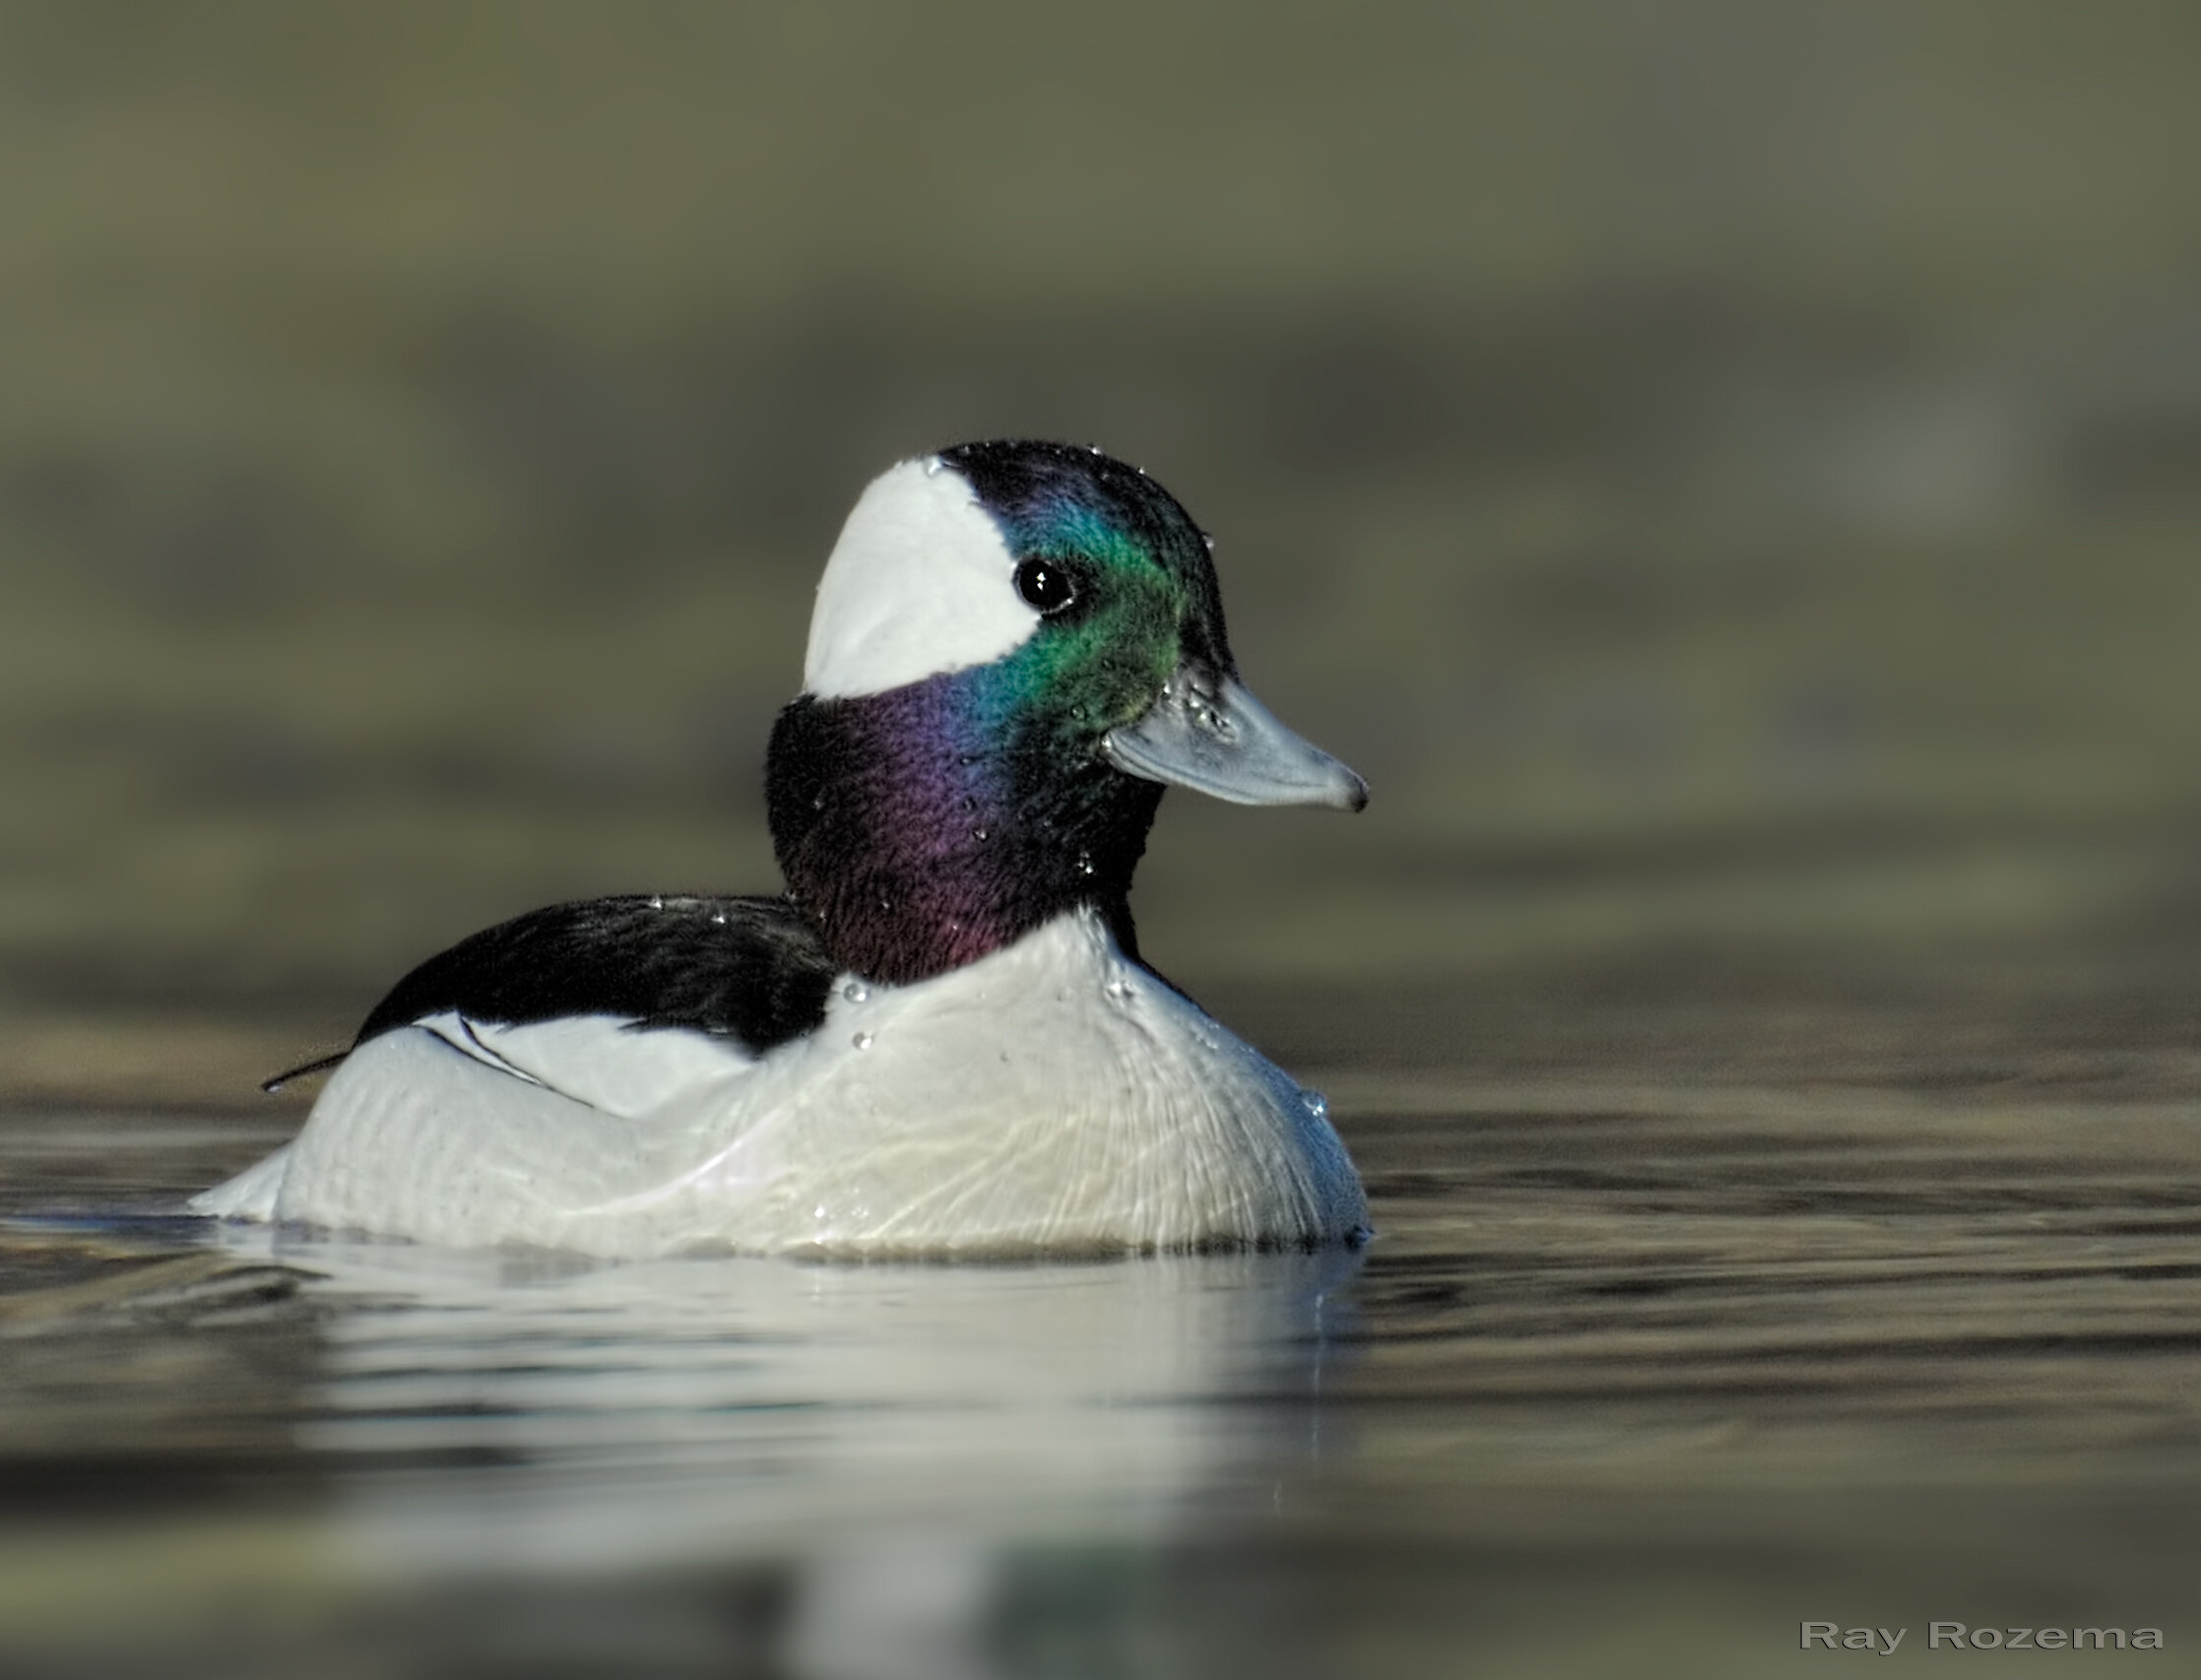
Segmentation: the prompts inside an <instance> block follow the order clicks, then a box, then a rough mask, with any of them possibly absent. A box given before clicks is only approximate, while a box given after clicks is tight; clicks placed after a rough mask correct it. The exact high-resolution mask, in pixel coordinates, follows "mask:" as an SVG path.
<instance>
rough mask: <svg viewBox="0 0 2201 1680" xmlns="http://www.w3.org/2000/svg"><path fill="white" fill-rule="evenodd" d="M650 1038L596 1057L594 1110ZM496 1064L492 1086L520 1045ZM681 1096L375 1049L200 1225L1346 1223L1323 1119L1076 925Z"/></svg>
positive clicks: (1308, 1231)
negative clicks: (568, 1087) (230, 1221)
mask: <svg viewBox="0 0 2201 1680" xmlns="http://www.w3.org/2000/svg"><path fill="white" fill-rule="evenodd" d="M663 1036H666V1035H662V1034H657V1033H650V1034H640V1035H633V1034H629V1035H618V1034H609V1035H605V1036H603V1037H601V1038H600V1039H599V1050H600V1060H601V1061H602V1063H603V1067H602V1073H601V1078H602V1079H603V1081H604V1082H605V1085H606V1088H620V1085H619V1075H618V1068H617V1061H618V1058H619V1057H620V1056H622V1055H623V1054H626V1052H627V1049H628V1047H631V1048H632V1050H633V1052H634V1054H636V1055H646V1056H650V1057H652V1058H653V1059H654V1058H655V1057H656V1056H657V1052H658V1050H659V1049H662V1048H663V1047H652V1046H651V1045H650V1043H649V1041H650V1040H652V1039H657V1038H660V1037H663ZM492 1048H493V1050H494V1053H495V1058H499V1059H501V1058H504V1057H506V1056H507V1054H508V1053H510V1059H511V1060H512V1061H513V1062H514V1063H515V1064H517V1063H518V1062H519V1060H520V1058H519V1055H518V1052H520V1051H521V1049H522V1048H523V1046H521V1045H518V1044H508V1043H506V1042H502V1041H499V1042H497V1043H495V1044H494V1045H493V1047H492ZM537 1066H546V1065H545V1064H542V1063H538V1064H537ZM663 1071H664V1065H663V1064H662V1063H661V1062H658V1061H655V1060H653V1061H652V1063H651V1069H650V1072H649V1074H648V1075H647V1077H646V1078H643V1079H637V1080H636V1081H635V1082H634V1084H633V1085H631V1086H628V1087H625V1088H628V1089H638V1088H639V1086H640V1085H641V1084H643V1083H654V1082H655V1080H656V1079H657V1078H658V1077H659V1076H660V1075H661V1073H662V1072H663ZM693 1073H694V1076H693V1077H691V1078H690V1079H689V1080H688V1082H686V1083H685V1084H682V1085H680V1087H679V1088H678V1089H677V1090H672V1091H670V1092H669V1094H667V1095H666V1096H664V1097H663V1099H662V1100H661V1101H659V1102H658V1103H656V1105H655V1106H653V1107H650V1108H648V1109H646V1110H639V1109H633V1108H629V1109H627V1110H626V1111H625V1112H614V1111H611V1110H608V1109H606V1108H602V1107H597V1106H594V1105H592V1104H591V1103H588V1102H585V1101H578V1100H576V1099H575V1098H574V1097H573V1096H570V1095H565V1094H561V1092H560V1091H559V1090H556V1089H553V1088H551V1086H550V1084H548V1083H543V1082H539V1081H538V1079H537V1077H536V1075H535V1073H534V1072H533V1071H532V1070H530V1071H526V1072H507V1071H504V1070H501V1069H500V1068H498V1067H497V1066H494V1065H493V1060H492V1059H488V1058H485V1057H483V1056H481V1055H478V1054H476V1053H475V1052H474V1051H472V1050H460V1049H457V1048H455V1047H454V1046H453V1045H452V1044H451V1042H450V1041H449V1040H447V1039H446V1038H444V1037H443V1036H441V1035H440V1034H438V1033H435V1032H431V1031H428V1030H427V1029H425V1028H423V1027H410V1028H406V1029H403V1030H401V1031H397V1032H392V1033H386V1034H384V1035H383V1036H381V1037H380V1038H377V1039H375V1040H373V1041H372V1042H370V1043H369V1044H367V1045H365V1046H364V1047H363V1048H361V1049H360V1050H359V1051H357V1052H356V1054H354V1056H353V1057H352V1058H351V1059H350V1060H349V1061H348V1062H346V1063H345V1065H344V1066H342V1067H341V1068H339V1069H338V1070H337V1072H336V1073H335V1074H334V1075H333V1076H332V1077H331V1078H330V1080H329V1083H328V1085H327V1087H326V1088H325V1089H324V1090H323V1091H322V1093H321V1098H320V1101H319V1102H317V1103H316V1104H315V1105H314V1108H313V1113H312V1116H311V1117H310V1118H309V1119H308V1121H307V1122H306V1127H305V1130H304V1131H302V1132H301V1133H300V1134H299V1136H298V1139H297V1141H296V1142H295V1143H294V1144H292V1145H291V1151H290V1154H289V1158H288V1159H287V1160H285V1161H283V1162H282V1163H281V1164H280V1165H277V1164H276V1163H274V1162H269V1163H263V1165H262V1166H261V1167H258V1168H255V1169H253V1171H252V1172H251V1173H249V1174H247V1175H245V1180H249V1181H250V1191H251V1194H240V1193H238V1192H237V1191H234V1190H233V1189H232V1187H224V1188H223V1189H220V1190H216V1191H212V1192H209V1193H208V1195H206V1196H205V1197H202V1198H201V1200H200V1202H199V1204H198V1205H199V1207H200V1209H201V1210H202V1211H205V1212H218V1213H225V1214H227V1215H228V1216H230V1217H245V1218H252V1217H260V1218H268V1217H274V1218H279V1219H285V1220H296V1221H300V1222H304V1223H308V1224H315V1225H326V1226H335V1227H344V1228H352V1229H359V1230H368V1231H380V1232H387V1233H390V1234H393V1235H397V1236H406V1237H414V1238H418V1239H421V1240H422V1241H426V1242H435V1243H444V1244H450V1245H457V1246H473V1245H486V1244H495V1243H529V1244H539V1245H544V1246H549V1247H554V1248H567V1249H578V1250H584V1251H587V1252H589V1253H593V1254H600V1255H617V1256H643V1255H661V1254H671V1253H677V1252H680V1251H685V1250H695V1249H711V1250H719V1251H722V1252H723V1251H726V1250H736V1251H744V1252H748V1253H790V1252H810V1253H827V1254H841V1255H894V1254H900V1255H986V1254H1014V1253H1033V1252H1039V1251H1048V1250H1053V1251H1063V1250H1083V1251H1096V1250H1097V1251H1115V1252H1122V1251H1125V1250H1137V1249H1173V1248H1185V1247H1190V1246H1193V1245H1196V1244H1202V1243H1217V1242H1220V1243H1250V1242H1264V1241H1265V1242H1334V1241H1337V1240H1340V1239H1342V1238H1345V1237H1347V1236H1349V1235H1350V1234H1351V1233H1352V1232H1353V1231H1355V1230H1356V1229H1358V1228H1359V1227H1360V1226H1361V1225H1362V1224H1363V1223H1364V1221H1365V1219H1366V1207H1365V1203H1364V1202H1363V1200H1362V1197H1361V1191H1360V1184H1359V1181H1358V1179H1357V1178H1356V1177H1355V1176H1354V1174H1353V1169H1352V1164H1351V1162H1350V1161H1349V1160H1348V1159H1347V1158H1346V1156H1345V1151H1344V1147H1343V1145H1342V1144H1340V1143H1339V1142H1338V1140H1337V1135H1336V1133H1335V1132H1334V1131H1331V1130H1330V1127H1329V1123H1328V1121H1327V1119H1326V1118H1325V1117H1324V1114H1323V1109H1322V1102H1321V1099H1320V1098H1318V1097H1316V1096H1314V1095H1313V1094H1312V1093H1310V1092H1307V1091H1303V1090H1301V1089H1300V1088H1299V1086H1298V1085H1296V1084H1295V1083H1293V1081H1292V1080H1291V1078H1290V1076H1289V1075H1287V1074H1286V1073H1285V1072H1284V1071H1283V1070H1282V1069H1281V1068H1278V1067H1276V1066H1273V1065H1272V1064H1270V1063H1268V1062H1267V1061H1265V1060H1263V1059H1262V1057H1261V1056H1260V1055H1259V1054H1258V1053H1257V1052H1256V1051H1254V1050H1253V1049H1252V1048H1251V1047H1249V1046H1248V1045H1246V1044H1245V1043H1244V1042H1243V1041H1241V1040H1240V1039H1238V1038H1236V1037H1234V1036H1232V1034H1231V1033H1230V1032H1229V1031H1228V1030H1226V1029H1225V1028H1223V1027H1222V1026H1220V1025H1218V1024H1217V1023H1216V1022H1215V1021H1213V1020H1212V1019H1210V1018H1209V1017H1208V1016H1207V1015H1206V1014H1205V1013H1203V1012H1202V1011H1201V1010H1200V1009H1198V1007H1197V1006H1196V1005H1194V1004H1192V1003H1190V1002H1187V1001H1186V1000H1185V999H1183V998H1181V997H1180V996H1178V995H1177V994H1176V993H1175V992H1172V991H1171V990H1170V989H1169V988H1168V987H1166V986H1164V985H1162V984H1161V983H1160V982H1158V981H1156V980H1155V979H1154V978H1153V976H1152V975H1150V974H1148V973H1146V972H1145V971H1144V970H1143V969H1140V968H1138V967H1137V966H1135V965H1134V964H1133V963H1131V962H1129V961H1127V960H1126V959H1125V957H1124V956H1123V954H1122V952H1121V951H1119V950H1118V949H1117V947H1116V943H1115V940H1114V939H1113V938H1112V937H1110V935H1109V933H1108V931H1107V929H1106V928H1105V927H1104V926H1103V925H1102V924H1101V922H1100V921H1099V920H1098V919H1097V918H1096V917H1094V916H1093V915H1091V914H1090V913H1088V912H1078V913H1074V914H1071V915H1068V916H1065V917H1063V918H1061V919H1060V920H1058V921H1056V922H1053V923H1051V924H1049V925H1048V926H1047V927H1045V928H1042V929H1040V930H1039V931H1038V932H1036V933H1034V934H1031V935H1029V936H1028V937H1025V938H1024V939H1022V940H1020V941H1018V942H1017V943H1016V944H1014V945H1012V946H1010V947H1008V948H1007V949H1005V950H1001V951H997V952H995V953H994V954H993V955H992V956H990V957H987V958H985V959H983V960H982V961H979V962H975V963H972V964H970V965H968V966H967V967H964V968H960V969H957V970H955V971H954V972H952V973H950V974H945V975H942V976H940V977H939V979H937V980H931V981H927V982H925V983H923V984H922V985H917V986H907V987H890V986H874V987H871V988H866V987H863V986H861V985H854V984H850V985H846V986H842V985H836V987H835V989H834V991H833V993H832V994H831V1002H830V1003H829V1006H828V1009H827V1014H826V1019H825V1024H824V1025H823V1026H821V1027H819V1028H818V1029H817V1031H815V1032H813V1033H811V1034H809V1035H808V1036H807V1037H805V1038H802V1039H799V1040H796V1041H794V1042H792V1043H789V1044H785V1045H782V1046H781V1047H780V1048H779V1049H777V1050H775V1051H773V1052H771V1053H770V1054H768V1055H766V1056H765V1057H763V1058H761V1059H760V1060H758V1061H756V1062H753V1063H747V1064H744V1063H741V1062H739V1061H737V1060H734V1059H732V1058H722V1059H720V1061H719V1062H718V1063H717V1064H715V1065H713V1064H710V1063H705V1062H700V1061H699V1062H697V1063H696V1064H694V1066H693ZM278 1177H279V1178H280V1183H279V1184H277V1185H271V1182H270V1181H271V1180H274V1179H277V1178H278ZM245 1180H239V1181H237V1185H238V1186H242V1185H243V1184H244V1183H245ZM271 1189H272V1190H273V1191H274V1194H273V1195H272V1196H271V1195H269V1192H270V1190H271Z"/></svg>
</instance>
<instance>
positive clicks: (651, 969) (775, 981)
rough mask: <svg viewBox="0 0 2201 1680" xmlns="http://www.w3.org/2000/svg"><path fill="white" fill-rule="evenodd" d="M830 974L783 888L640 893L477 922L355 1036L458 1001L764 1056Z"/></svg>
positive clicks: (812, 1014)
mask: <svg viewBox="0 0 2201 1680" xmlns="http://www.w3.org/2000/svg"><path fill="white" fill-rule="evenodd" d="M834 973H835V969H834V966H833V964H832V962H831V961H830V960H829V959H828V958H827V957H826V955H825V950H824V947H823V946H822V945H820V944H819V943H818V938H817V935H816V934H815V933H814V932H812V931H811V928H810V925H809V922H807V921H805V920H804V918H803V916H802V914H801V913H800V912H799V911H797V910H796V908H795V907H794V906H793V905H791V904H790V903H788V901H787V900H786V899H784V898H704V897H689V896H680V897H672V896H644V895H641V894H629V895H625V896H621V897H617V898H592V899H588V900H586V901H584V902H582V903H578V904H553V905H550V906H549V907H548V908H546V909H542V910H531V911H529V912H528V913H527V914H526V915H525V916H519V917H515V918H514V919H513V920H511V921H509V922H500V923H498V924H497V926H495V927H493V928H485V929H484V930H483V931H482V932H481V933H479V934H476V935H474V936H472V937H469V938H464V939H461V940H460V941H459V942H458V943H457V944H455V945H453V946H452V947H451V948H450V949H449V950H447V951H442V952H440V953H438V954H437V955H435V956H431V957H429V958H428V960H427V961H425V962H423V963H422V964H421V966H420V967H418V968H416V969H415V970H414V971H413V972H412V973H411V974H408V975H407V976H406V977H405V978H404V979H403V980H401V981H399V982H398V983H397V985H396V986H395V987H393V988H392V989H391V991H390V995H389V996H388V997H386V998H384V999H383V1000H382V1002H379V1003H377V1004H376V1005H375V1006H374V1011H373V1013H371V1014H369V1015H368V1016H367V1018H366V1022H365V1024H364V1025H362V1026H361V1027H360V1028H359V1036H358V1037H357V1039H356V1040H355V1041H354V1043H355V1046H356V1045H360V1044H364V1043H366V1041H367V1040H368V1039H370V1038H374V1037H376V1036H378V1035H379V1034H382V1033H385V1032H389V1031H391V1030H392V1029H393V1028H396V1027H402V1026H407V1025H409V1024H411V1023H412V1022H414V1021H417V1020H420V1019H421V1017H422V1016H424V1015H433V1014H437V1013H440V1012H441V1011H443V1010H446V1009H456V1010H458V1011H459V1012H461V1013H463V1014H465V1015H468V1016H470V1017H471V1018H473V1019H475V1020H478V1021H493V1022H496V1023H497V1024H499V1025H506V1026H510V1025H516V1024H520V1023H524V1022H529V1021H547V1020H552V1019H555V1018H556V1017H558V1016H561V1015H616V1016H620V1017H624V1018H626V1019H628V1020H631V1021H632V1022H633V1023H634V1026H635V1029H636V1030H637V1031H642V1030H647V1029H649V1028H653V1027H686V1028H688V1029H690V1030H692V1031H696V1032H704V1033H710V1034H713V1035H715V1036H718V1037H723V1038H731V1039H735V1040H737V1041H739V1042H740V1043H741V1044H742V1045H743V1046H744V1047H745V1048H746V1049H748V1050H750V1051H752V1052H754V1053H756V1054H758V1055H761V1054H762V1053H763V1052H765V1051H767V1050H770V1049H771V1048H772V1047H773V1046H774V1045H778V1044H785V1043H786V1042H787V1041H788V1040H789V1039H793V1038H800V1037H801V1036H802V1035H803V1034H805V1033H807V1032H809V1031H811V1030H812V1029H813V1028H815V1027H816V1026H817V1025H818V1024H819V1023H820V1022H822V1021H823V1020H824V1019H825V998H826V993H827V991H828V989H829V988H830V987H831V985H832V981H833V975H834Z"/></svg>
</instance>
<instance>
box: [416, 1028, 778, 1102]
mask: <svg viewBox="0 0 2201 1680" xmlns="http://www.w3.org/2000/svg"><path fill="white" fill-rule="evenodd" d="M413 1024H414V1025H415V1026H417V1027H419V1028H421V1030H423V1031H425V1032H431V1033H433V1034H435V1035H436V1037H438V1038H440V1039H442V1040H443V1042H444V1043H446V1044H448V1045H449V1046H450V1047H451V1048H452V1049H453V1050H456V1051H458V1052H459V1053H460V1054H461V1055H462V1056H466V1057H469V1058H471V1059H472V1060H474V1061H476V1062H479V1063H481V1064H482V1065H483V1066H486V1067H493V1068H495V1069H496V1070H497V1071H499V1072H503V1073H510V1074H514V1075H516V1076H517V1077H519V1078H522V1079H525V1080H527V1081H529V1082H530V1083H532V1084H537V1085H544V1086H548V1087H549V1088H550V1090H553V1091H555V1092H557V1093H558V1095H560V1096H565V1097H572V1098H573V1099H575V1100H576V1101H578V1102H583V1103H586V1104H588V1106H589V1107H591V1108H594V1109H602V1110H603V1111H604V1112H605V1113H606V1114H615V1115H621V1116H633V1115H639V1114H647V1113H649V1112H650V1111H651V1110H652V1109H654V1108H656V1107H658V1106H659V1105H660V1104H662V1103H663V1102H665V1101H666V1099H667V1098H669V1097H674V1096H678V1095H679V1094H680V1092H681V1091H684V1090H687V1089H689V1088H690V1087H692V1086H694V1085H697V1084H701V1083H703V1082H705V1081H707V1080H711V1079H716V1078H720V1077H722V1076H724V1075H725V1074H727V1073H731V1072H737V1071H739V1070H740V1069H742V1068H744V1067H752V1066H755V1065H756V1058H755V1057H753V1056H751V1055H750V1054H749V1053H748V1052H747V1051H746V1050H745V1049H744V1048H743V1046H742V1045H741V1044H740V1043H739V1042H738V1041H736V1040H734V1039H728V1038H714V1037H711V1036H710V1035H708V1034H706V1033H699V1032H688V1031H684V1030H682V1029H680V1028H668V1027H660V1028H657V1029H655V1030H652V1031H647V1032H637V1031H635V1030H634V1027H633V1025H632V1023H631V1022H629V1021H627V1020H624V1019H622V1018H621V1017H619V1016H617V1015H568V1016H566V1017H564V1018H563V1019H560V1020H554V1021H529V1022H526V1023H523V1024H521V1025H518V1026H499V1025H497V1024H495V1023H493V1022H489V1021H477V1020H472V1019H469V1018H468V1017H467V1016H465V1015H462V1014H460V1013H459V1012H458V1011H457V1010H455V1009H447V1010H445V1011H444V1012H443V1013H441V1014H437V1015H428V1016H425V1017H423V1018H422V1019H421V1020H418V1021H416V1022H414V1023H413Z"/></svg>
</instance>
